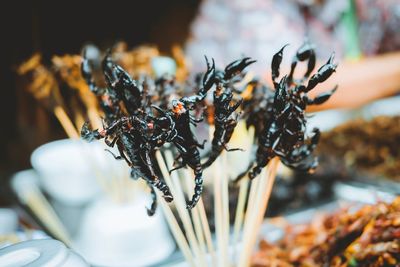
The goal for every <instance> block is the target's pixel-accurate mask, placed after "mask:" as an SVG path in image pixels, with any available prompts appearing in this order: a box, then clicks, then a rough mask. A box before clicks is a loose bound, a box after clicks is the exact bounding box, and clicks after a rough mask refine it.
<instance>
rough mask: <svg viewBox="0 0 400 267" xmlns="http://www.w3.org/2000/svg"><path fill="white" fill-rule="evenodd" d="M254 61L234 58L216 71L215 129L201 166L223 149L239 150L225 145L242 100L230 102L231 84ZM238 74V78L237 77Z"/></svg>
mask: <svg viewBox="0 0 400 267" xmlns="http://www.w3.org/2000/svg"><path fill="white" fill-rule="evenodd" d="M254 62H255V60H251V59H250V58H249V57H246V58H243V59H239V60H235V61H233V62H232V63H230V64H229V65H228V66H227V67H226V68H225V70H224V72H219V73H217V75H216V77H215V84H216V89H215V91H214V95H213V96H214V98H213V99H214V102H213V106H214V127H215V130H214V135H213V140H212V143H211V144H212V146H211V153H210V156H209V158H208V159H207V161H206V162H205V163H204V164H203V168H207V167H209V166H211V164H212V163H213V162H214V161H215V160H216V159H217V158H218V156H219V155H220V154H221V152H222V150H224V149H225V150H226V151H237V150H240V148H233V149H229V148H228V147H227V143H228V142H229V140H230V139H231V137H232V134H233V131H234V129H235V127H236V125H237V119H238V116H239V115H238V114H237V113H236V114H235V113H234V112H235V111H236V110H237V109H238V108H239V106H240V105H241V104H242V102H243V99H240V100H239V101H237V102H236V103H234V104H233V103H232V102H233V91H232V89H233V88H232V84H233V83H234V82H239V81H240V80H241V78H242V77H241V76H242V74H243V70H244V69H245V68H246V67H247V66H249V65H250V64H252V63H254ZM238 76H239V79H237V77H238ZM235 78H236V79H235Z"/></svg>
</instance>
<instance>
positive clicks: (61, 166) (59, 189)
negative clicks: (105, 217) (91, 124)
mask: <svg viewBox="0 0 400 267" xmlns="http://www.w3.org/2000/svg"><path fill="white" fill-rule="evenodd" d="M115 162H116V161H115V160H114V159H113V158H112V157H111V155H109V154H108V153H107V152H105V151H104V146H103V145H102V144H101V143H100V142H93V143H90V144H89V143H87V142H84V141H81V140H71V139H64V140H59V141H54V142H50V143H47V144H44V145H42V146H40V147H39V148H37V149H36V150H35V151H34V152H33V153H32V155H31V164H32V166H33V168H34V169H35V170H36V171H37V172H38V173H39V177H40V181H41V184H42V186H43V187H44V189H45V190H46V191H47V192H48V193H49V195H50V196H51V197H53V198H54V199H56V200H58V201H60V202H61V203H64V204H67V205H76V206H78V205H83V204H86V203H87V202H89V201H90V200H92V199H93V198H94V197H95V196H96V195H98V194H99V192H100V191H101V190H100V189H101V187H100V182H99V178H98V175H99V174H101V175H102V177H107V178H111V176H112V174H113V172H114V171H115V164H117V163H115ZM96 175H97V176H96Z"/></svg>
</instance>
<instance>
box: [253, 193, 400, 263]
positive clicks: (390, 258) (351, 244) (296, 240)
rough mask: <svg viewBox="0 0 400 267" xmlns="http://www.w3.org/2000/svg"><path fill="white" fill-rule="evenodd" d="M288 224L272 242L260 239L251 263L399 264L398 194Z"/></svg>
mask: <svg viewBox="0 0 400 267" xmlns="http://www.w3.org/2000/svg"><path fill="white" fill-rule="evenodd" d="M354 208H355V207H348V208H344V209H341V210H339V211H337V212H335V213H332V214H329V215H324V216H320V217H318V216H317V217H316V218H314V219H313V220H312V221H311V222H310V223H308V224H306V225H289V226H287V227H286V228H285V236H284V238H283V239H282V240H280V241H279V242H278V243H276V244H271V243H268V242H266V241H262V242H261V244H260V250H259V251H258V252H257V253H256V254H255V255H254V258H253V264H252V265H253V266H257V267H267V266H399V264H400V198H397V199H395V200H394V201H393V202H392V203H384V202H380V203H378V204H376V205H367V206H364V207H362V208H360V209H358V210H354Z"/></svg>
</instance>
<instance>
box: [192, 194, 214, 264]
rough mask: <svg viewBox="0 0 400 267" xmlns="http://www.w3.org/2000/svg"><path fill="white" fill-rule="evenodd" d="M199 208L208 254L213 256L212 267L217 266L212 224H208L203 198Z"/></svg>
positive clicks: (198, 204)
mask: <svg viewBox="0 0 400 267" xmlns="http://www.w3.org/2000/svg"><path fill="white" fill-rule="evenodd" d="M197 206H198V212H199V214H200V220H201V224H202V227H203V231H204V236H205V238H206V244H207V249H208V253H209V254H210V256H211V262H212V266H217V258H216V255H215V249H214V245H213V241H212V237H211V231H210V224H209V223H208V219H207V214H206V210H205V208H204V203H203V200H202V199H201V198H200V200H199V202H198V203H197Z"/></svg>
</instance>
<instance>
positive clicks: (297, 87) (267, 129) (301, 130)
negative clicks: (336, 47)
mask: <svg viewBox="0 0 400 267" xmlns="http://www.w3.org/2000/svg"><path fill="white" fill-rule="evenodd" d="M285 47H286V45H285V46H284V47H282V49H280V50H279V51H278V52H277V53H276V54H275V55H274V56H273V59H272V64H271V65H272V66H271V67H272V81H273V83H274V87H275V94H274V101H273V108H272V114H271V117H270V119H268V120H266V121H264V124H265V126H264V127H263V128H264V129H263V132H262V133H261V134H260V135H259V137H258V148H257V152H256V162H255V164H250V166H249V167H248V169H247V170H246V171H245V172H244V173H242V174H240V175H239V176H238V178H237V179H236V181H238V180H240V179H241V178H242V177H244V175H246V174H247V173H248V176H249V178H250V179H253V178H255V177H256V176H257V175H259V174H260V172H261V170H262V169H263V168H264V167H265V166H266V165H267V164H268V162H269V161H270V160H271V159H272V158H273V157H275V156H279V157H280V158H281V160H282V163H284V164H286V165H287V166H289V167H292V168H301V169H302V170H303V171H312V170H313V169H314V168H315V167H316V165H317V158H310V156H311V153H312V150H313V149H314V148H315V146H316V144H317V143H318V140H319V131H318V129H314V130H313V133H314V134H313V136H312V137H311V138H310V139H309V140H305V131H306V117H305V109H306V107H307V105H319V104H322V103H324V102H325V101H327V100H328V99H329V98H330V96H331V95H332V94H333V93H334V92H335V91H336V89H337V87H335V88H334V89H332V90H330V91H328V92H325V93H322V94H320V95H317V96H316V97H315V98H314V99H311V98H309V97H308V96H307V93H308V92H309V91H310V90H312V89H314V88H315V87H316V85H318V84H319V83H322V82H324V81H325V80H327V79H328V78H329V77H330V76H331V75H332V74H333V72H334V71H335V69H336V66H337V65H336V64H334V63H333V60H334V55H333V54H332V55H331V57H330V58H329V60H328V61H327V63H326V64H324V65H323V66H322V67H320V68H319V69H318V71H317V72H316V73H315V74H314V75H312V76H311V78H310V79H309V81H308V84H307V86H305V85H304V84H303V83H304V82H305V81H306V80H307V75H309V74H310V73H311V72H312V71H313V69H314V66H315V63H313V62H314V61H315V58H314V51H313V48H312V46H311V45H309V44H307V43H306V44H304V45H303V46H302V47H301V48H300V49H299V50H298V52H297V54H296V57H295V58H294V62H293V63H292V70H291V72H290V73H291V74H290V75H289V76H284V77H283V78H282V79H281V80H280V81H279V82H277V81H276V79H277V78H278V77H279V67H280V64H281V62H282V56H283V50H284V48H285ZM306 60H308V69H307V72H306V74H305V76H304V77H303V79H301V80H299V81H295V80H294V79H293V73H294V70H295V67H296V65H297V61H306ZM310 61H311V63H310Z"/></svg>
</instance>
